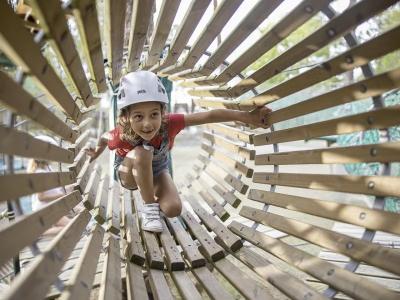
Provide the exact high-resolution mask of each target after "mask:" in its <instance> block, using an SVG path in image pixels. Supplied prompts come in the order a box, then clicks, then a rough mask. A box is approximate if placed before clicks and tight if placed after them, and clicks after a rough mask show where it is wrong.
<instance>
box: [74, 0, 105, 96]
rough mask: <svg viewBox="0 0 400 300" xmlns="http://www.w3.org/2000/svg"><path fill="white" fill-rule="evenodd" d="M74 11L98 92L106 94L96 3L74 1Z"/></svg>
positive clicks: (83, 0) (80, 0) (92, 1)
mask: <svg viewBox="0 0 400 300" xmlns="http://www.w3.org/2000/svg"><path fill="white" fill-rule="evenodd" d="M73 9H74V10H73V12H74V16H75V20H76V22H77V24H78V28H79V32H80V36H81V41H82V48H83V50H84V52H85V54H86V57H87V58H88V59H87V62H88V66H89V71H90V74H91V76H92V78H94V79H95V82H96V85H97V90H98V92H100V93H104V92H105V91H106V90H107V85H106V75H105V72H104V63H103V61H104V58H103V52H102V50H101V40H100V30H99V24H98V19H97V18H98V14H97V9H96V1H95V0H78V1H73Z"/></svg>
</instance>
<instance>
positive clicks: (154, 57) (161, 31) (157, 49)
mask: <svg viewBox="0 0 400 300" xmlns="http://www.w3.org/2000/svg"><path fill="white" fill-rule="evenodd" d="M180 2H181V0H172V1H165V0H164V1H163V3H162V4H161V7H160V12H159V15H158V19H157V24H156V26H155V30H154V31H153V35H152V37H151V39H150V48H149V51H148V57H147V59H146V61H145V63H144V65H143V69H145V70H147V69H149V68H150V67H152V66H153V65H154V64H155V63H156V62H157V61H158V60H159V59H160V55H161V53H162V50H163V48H164V45H165V42H166V41H167V38H168V35H169V32H170V30H171V27H172V22H173V21H174V18H175V15H176V13H177V12H178V7H179V4H180Z"/></svg>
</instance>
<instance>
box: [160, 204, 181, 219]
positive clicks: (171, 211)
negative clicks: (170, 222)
mask: <svg viewBox="0 0 400 300" xmlns="http://www.w3.org/2000/svg"><path fill="white" fill-rule="evenodd" d="M181 212H182V203H181V202H180V201H179V202H174V203H173V204H172V203H171V204H169V205H168V206H167V207H165V208H164V209H163V213H164V214H165V216H166V217H168V218H174V217H177V216H180V214H181Z"/></svg>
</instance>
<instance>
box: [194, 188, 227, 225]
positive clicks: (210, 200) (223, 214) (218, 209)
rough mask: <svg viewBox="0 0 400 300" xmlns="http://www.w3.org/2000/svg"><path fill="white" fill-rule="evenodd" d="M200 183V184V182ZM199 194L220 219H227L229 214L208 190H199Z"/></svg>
mask: <svg viewBox="0 0 400 300" xmlns="http://www.w3.org/2000/svg"><path fill="white" fill-rule="evenodd" d="M200 182H201V181H199V183H200ZM200 185H202V184H201V183H200ZM204 188H205V187H204ZM199 195H200V196H201V198H203V200H204V201H205V202H206V203H207V205H208V206H209V207H210V208H211V209H212V211H213V212H214V213H215V214H216V215H217V216H218V217H219V218H220V219H221V220H222V221H226V220H228V219H229V217H230V214H229V213H228V212H227V211H226V209H225V208H224V207H223V206H222V205H221V204H220V203H219V202H218V201H217V200H216V199H215V198H214V197H213V196H212V195H211V194H210V193H209V192H207V190H205V189H204V190H202V191H200V192H199Z"/></svg>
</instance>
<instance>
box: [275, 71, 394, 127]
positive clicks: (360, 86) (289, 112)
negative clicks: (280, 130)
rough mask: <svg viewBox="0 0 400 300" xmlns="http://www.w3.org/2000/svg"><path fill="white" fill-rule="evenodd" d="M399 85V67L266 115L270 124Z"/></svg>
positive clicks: (369, 95)
mask: <svg viewBox="0 0 400 300" xmlns="http://www.w3.org/2000/svg"><path fill="white" fill-rule="evenodd" d="M398 87H400V68H396V69H393V70H390V71H387V72H384V73H382V74H379V75H375V76H372V77H370V78H367V79H364V80H361V81H358V82H355V83H352V84H349V85H346V86H344V87H341V88H338V89H335V90H333V91H330V92H327V93H325V94H322V95H318V96H315V97H312V98H310V99H307V100H305V101H302V102H299V103H295V104H292V105H290V106H288V107H284V108H282V109H278V110H275V111H273V112H272V113H271V114H269V116H268V122H269V123H270V124H274V123H278V122H282V121H286V120H289V119H291V118H295V117H298V116H302V115H306V114H310V113H313V112H316V111H320V110H323V109H326V108H330V107H333V106H337V105H341V104H345V103H351V102H353V101H357V100H361V99H366V98H368V97H375V96H379V95H382V94H384V93H385V92H388V91H390V90H393V89H396V88H398Z"/></svg>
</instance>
